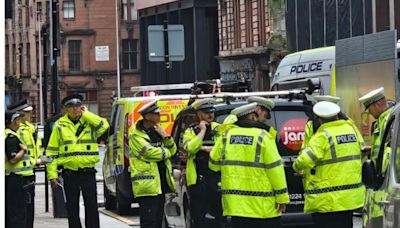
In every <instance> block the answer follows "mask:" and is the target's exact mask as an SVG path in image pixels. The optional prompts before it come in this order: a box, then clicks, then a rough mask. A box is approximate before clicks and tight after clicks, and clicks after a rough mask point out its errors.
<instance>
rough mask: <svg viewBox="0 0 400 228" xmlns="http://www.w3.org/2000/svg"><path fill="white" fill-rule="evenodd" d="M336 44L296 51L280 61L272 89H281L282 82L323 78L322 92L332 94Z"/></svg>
mask: <svg viewBox="0 0 400 228" xmlns="http://www.w3.org/2000/svg"><path fill="white" fill-rule="evenodd" d="M334 69H335V46H330V47H323V48H316V49H310V50H305V51H300V52H295V53H292V54H289V55H287V56H285V58H283V59H282V61H281V62H280V64H279V66H278V68H277V70H276V72H275V74H274V77H273V81H272V84H271V85H272V87H271V90H281V88H280V84H282V83H285V82H288V81H297V80H302V79H308V78H319V79H320V80H321V89H320V91H319V93H320V94H331V93H332V92H334V90H332V89H331V87H332V82H331V81H332V78H334V77H332V75H333V74H334V73H335V71H334Z"/></svg>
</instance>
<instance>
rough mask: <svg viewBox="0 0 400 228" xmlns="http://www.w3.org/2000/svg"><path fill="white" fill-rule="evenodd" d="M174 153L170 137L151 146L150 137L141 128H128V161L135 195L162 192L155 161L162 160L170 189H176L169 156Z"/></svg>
mask: <svg viewBox="0 0 400 228" xmlns="http://www.w3.org/2000/svg"><path fill="white" fill-rule="evenodd" d="M175 153H176V145H175V142H174V139H173V138H172V137H169V138H165V139H164V140H163V142H162V145H161V146H159V147H158V146H153V145H151V143H150V137H149V136H148V135H147V134H146V133H145V132H144V131H141V130H138V129H134V128H133V127H132V128H131V129H130V130H129V163H130V168H131V181H132V190H133V195H134V196H135V197H142V196H156V195H159V194H161V193H162V191H161V180H160V173H159V171H158V165H157V162H160V161H164V163H165V166H166V169H167V170H166V175H167V176H166V180H167V183H168V186H169V188H170V190H171V191H173V192H175V191H176V186H175V181H174V178H173V176H172V165H171V162H170V161H169V158H171V157H172V156H174V154H175Z"/></svg>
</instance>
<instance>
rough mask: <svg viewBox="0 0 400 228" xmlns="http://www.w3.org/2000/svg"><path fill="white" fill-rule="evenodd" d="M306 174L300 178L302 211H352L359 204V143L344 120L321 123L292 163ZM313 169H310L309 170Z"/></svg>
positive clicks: (362, 194)
mask: <svg viewBox="0 0 400 228" xmlns="http://www.w3.org/2000/svg"><path fill="white" fill-rule="evenodd" d="M293 169H294V170H295V171H304V172H307V173H310V175H307V176H306V177H305V180H303V183H304V190H305V205H304V211H305V212H306V213H315V212H321V213H324V212H335V211H346V210H353V209H357V208H360V207H362V206H363V204H364V199H365V188H364V185H363V183H362V182H361V145H360V141H359V140H358V136H357V133H356V131H355V130H354V128H353V126H351V125H350V124H349V123H348V122H347V121H346V120H336V121H332V122H328V123H324V124H322V125H321V126H320V127H319V128H318V130H317V132H316V134H315V135H314V136H313V137H312V138H311V140H310V142H309V144H308V145H307V147H306V148H305V149H304V150H302V151H301V153H300V156H299V157H298V158H297V160H296V161H295V162H294V163H293ZM311 169H313V170H314V171H313V172H310V170H311Z"/></svg>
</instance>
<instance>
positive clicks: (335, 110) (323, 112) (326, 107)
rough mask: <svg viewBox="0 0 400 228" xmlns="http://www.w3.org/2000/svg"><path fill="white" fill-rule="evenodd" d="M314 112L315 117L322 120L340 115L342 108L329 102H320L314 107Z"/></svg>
mask: <svg viewBox="0 0 400 228" xmlns="http://www.w3.org/2000/svg"><path fill="white" fill-rule="evenodd" d="M313 112H314V113H315V115H317V116H318V117H321V118H325V119H327V118H331V117H334V116H336V115H337V114H339V112H340V107H339V105H337V104H335V103H333V102H329V101H320V102H318V103H316V104H315V105H314V107H313Z"/></svg>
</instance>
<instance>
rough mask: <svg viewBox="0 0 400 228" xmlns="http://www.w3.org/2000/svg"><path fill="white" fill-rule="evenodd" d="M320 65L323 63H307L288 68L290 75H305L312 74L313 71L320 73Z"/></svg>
mask: <svg viewBox="0 0 400 228" xmlns="http://www.w3.org/2000/svg"><path fill="white" fill-rule="evenodd" d="M322 63H323V62H315V63H309V64H299V65H296V66H292V67H291V68H290V74H292V73H298V74H300V73H307V72H313V71H320V70H322Z"/></svg>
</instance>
